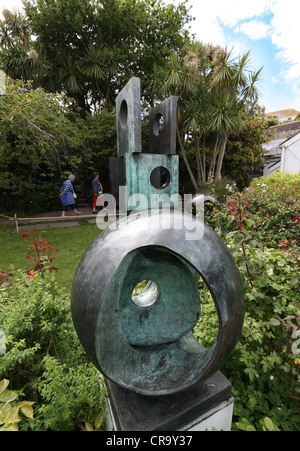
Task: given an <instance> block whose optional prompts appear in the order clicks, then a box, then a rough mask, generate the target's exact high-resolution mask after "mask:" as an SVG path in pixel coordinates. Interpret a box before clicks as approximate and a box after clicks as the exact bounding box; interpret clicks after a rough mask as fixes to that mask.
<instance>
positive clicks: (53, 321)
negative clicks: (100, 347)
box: [0, 271, 103, 431]
mask: <svg viewBox="0 0 300 451" xmlns="http://www.w3.org/2000/svg"><path fill="white" fill-rule="evenodd" d="M11 280H12V281H13V282H12V283H11V287H10V288H5V289H2V290H1V291H0V329H1V330H2V331H3V332H4V333H5V338H6V353H5V354H4V355H1V357H0V378H3V377H6V378H7V377H8V378H9V379H10V381H11V384H12V386H13V389H14V390H17V391H20V392H21V393H22V394H24V396H25V397H26V399H28V400H29V402H35V418H34V419H31V420H30V422H27V421H26V420H24V422H22V424H21V428H22V430H28V429H31V430H38V431H43V430H54V431H64V430H76V429H77V428H81V427H82V425H84V423H85V422H88V423H91V422H92V421H93V420H94V419H95V418H96V416H97V415H98V414H99V410H101V409H102V408H103V390H102V391H101V390H100V386H99V375H98V373H97V371H96V369H95V367H94V366H93V365H92V364H91V363H90V362H89V361H88V360H87V357H86V354H85V352H84V351H83V349H82V348H81V346H80V344H79V342H78V338H77V336H76V333H75V330H74V327H73V326H72V319H71V314H70V302H69V296H67V295H66V294H65V293H64V291H63V290H62V289H61V287H59V286H58V285H57V284H56V283H55V280H54V279H53V275H52V274H51V273H50V272H48V271H47V272H45V273H44V276H43V277H40V276H39V275H36V276H34V277H32V278H29V277H28V275H27V274H24V273H23V272H20V271H19V272H18V273H16V274H15V277H14V278H13V279H11Z"/></svg>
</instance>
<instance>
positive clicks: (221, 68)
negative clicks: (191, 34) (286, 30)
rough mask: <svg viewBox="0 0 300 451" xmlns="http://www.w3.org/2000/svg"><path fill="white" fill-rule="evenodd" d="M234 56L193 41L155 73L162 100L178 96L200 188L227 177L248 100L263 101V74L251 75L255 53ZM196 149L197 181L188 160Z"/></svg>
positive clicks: (183, 135)
mask: <svg viewBox="0 0 300 451" xmlns="http://www.w3.org/2000/svg"><path fill="white" fill-rule="evenodd" d="M230 55H231V52H228V51H227V49H221V48H220V47H213V46H211V45H204V44H203V43H199V42H193V43H191V44H189V45H186V46H185V47H184V48H183V49H182V50H181V52H180V53H175V52H173V53H172V55H171V57H170V59H169V61H167V63H166V64H165V65H164V66H162V67H156V68H155V70H154V71H153V79H152V81H151V86H152V89H153V92H154V93H155V94H156V96H157V97H159V96H168V95H176V96H177V97H178V127H177V137H178V141H179V145H180V149H181V153H182V156H183V158H184V161H185V164H186V167H187V170H188V172H189V174H190V178H191V181H192V184H193V187H194V189H195V190H197V188H198V187H197V181H198V182H200V181H202V182H206V181H207V180H208V179H209V178H211V177H213V178H214V179H219V178H220V177H221V171H222V167H223V161H224V155H225V151H226V145H227V141H228V138H229V136H230V135H231V134H232V133H237V132H239V131H241V130H242V128H243V120H242V113H243V111H244V108H245V104H246V102H248V100H249V99H251V102H252V105H255V103H256V102H257V95H258V93H257V90H256V83H257V81H258V79H259V75H260V72H261V70H259V71H258V72H251V71H248V69H247V64H248V60H249V53H246V54H245V55H242V57H240V58H239V59H238V60H230ZM201 147H202V148H201ZM191 148H192V149H193V154H194V155H195V157H196V166H197V178H196V177H195V176H194V173H193V170H192V168H191V165H190V162H189V161H188V157H187V151H188V150H189V151H190V150H191Z"/></svg>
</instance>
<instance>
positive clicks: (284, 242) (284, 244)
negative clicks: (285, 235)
mask: <svg viewBox="0 0 300 451" xmlns="http://www.w3.org/2000/svg"><path fill="white" fill-rule="evenodd" d="M286 245H287V241H282V243H280V244H279V246H286Z"/></svg>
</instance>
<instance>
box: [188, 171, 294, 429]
mask: <svg viewBox="0 0 300 451" xmlns="http://www.w3.org/2000/svg"><path fill="white" fill-rule="evenodd" d="M299 194H300V178H299V176H297V175H290V174H279V173H276V174H275V175H273V176H271V177H267V178H261V179H258V180H255V181H253V182H252V183H251V185H250V187H249V188H248V189H246V190H245V191H244V192H242V193H234V194H233V195H232V196H228V197H226V201H225V202H224V203H222V204H219V205H217V206H216V208H215V211H214V213H213V214H212V215H210V216H208V217H207V218H206V220H207V221H208V222H209V224H210V225H212V226H213V227H214V228H215V230H216V231H217V232H218V233H219V234H220V235H221V237H222V239H223V240H224V241H225V242H226V244H227V246H228V247H229V249H230V250H231V252H232V255H233V257H234V259H235V261H236V263H237V265H238V267H239V270H240V273H241V275H242V278H243V280H244V289H245V300H246V316H245V323H244V327H243V331H242V335H241V339H240V341H239V343H238V344H237V346H236V348H235V350H234V352H233V353H232V355H231V357H230V359H228V361H227V362H226V364H225V365H224V368H223V372H224V374H225V375H226V376H227V377H228V379H229V380H230V381H231V383H232V385H233V395H234V398H235V407H234V420H235V422H236V423H237V426H236V427H237V428H240V429H243V428H244V429H245V430H246V429H247V428H248V429H247V430H250V429H251V428H252V430H269V429H268V427H267V426H266V421H267V424H268V425H269V427H271V426H270V425H271V423H272V424H273V425H274V428H279V429H280V430H297V429H299V426H300V420H299V416H298V410H297V409H298V406H297V401H299V365H300V359H299V349H298V347H299V338H300V309H299V306H300V276H299V274H300V267H299V211H300V209H299ZM203 289H204V288H203ZM202 301H203V302H204V303H209V302H211V300H210V299H209V294H208V295H204V296H202ZM206 309H207V307H206ZM214 321H215V319H214ZM214 327H215V326H214ZM197 328H198V326H197ZM202 333H205V331H203V330H202ZM206 333H208V334H209V333H210V334H211V333H212V332H211V331H210V330H206ZM196 336H197V331H196ZM266 417H268V418H269V419H270V421H271V423H270V422H269V420H264V419H265V418H266ZM249 428H250V429H249Z"/></svg>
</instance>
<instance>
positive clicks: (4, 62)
mask: <svg viewBox="0 0 300 451" xmlns="http://www.w3.org/2000/svg"><path fill="white" fill-rule="evenodd" d="M2 14H3V17H4V21H2V22H0V38H1V52H0V68H1V69H2V70H3V71H4V72H5V73H6V74H7V75H8V76H9V77H11V78H14V79H20V80H23V81H25V82H26V81H27V80H32V81H33V84H34V86H35V87H37V86H38V85H39V77H40V75H41V74H43V73H44V72H45V71H47V69H48V67H47V63H46V62H45V61H44V60H43V59H42V58H41V57H40V55H38V53H37V52H36V51H35V49H34V44H33V42H32V40H31V29H30V27H29V24H28V22H27V21H26V19H25V17H24V16H22V15H21V14H20V13H18V12H11V11H9V10H8V9H4V10H3V11H2Z"/></svg>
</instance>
